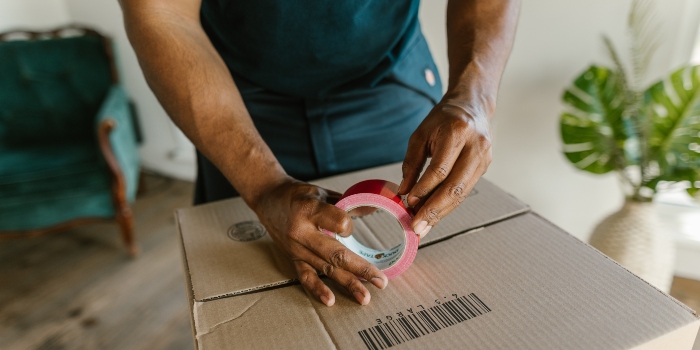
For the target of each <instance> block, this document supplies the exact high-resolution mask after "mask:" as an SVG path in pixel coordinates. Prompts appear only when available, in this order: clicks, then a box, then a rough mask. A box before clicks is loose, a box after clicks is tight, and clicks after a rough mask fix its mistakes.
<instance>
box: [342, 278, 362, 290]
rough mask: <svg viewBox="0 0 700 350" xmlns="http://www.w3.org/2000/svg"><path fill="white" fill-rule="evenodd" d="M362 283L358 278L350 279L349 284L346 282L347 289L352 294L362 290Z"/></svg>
mask: <svg viewBox="0 0 700 350" xmlns="http://www.w3.org/2000/svg"><path fill="white" fill-rule="evenodd" d="M360 285H362V284H361V283H360V281H358V280H357V279H356V278H354V277H353V278H349V279H348V281H347V282H345V285H344V287H345V289H347V290H348V291H350V292H357V291H359V290H360V287H359V286H360Z"/></svg>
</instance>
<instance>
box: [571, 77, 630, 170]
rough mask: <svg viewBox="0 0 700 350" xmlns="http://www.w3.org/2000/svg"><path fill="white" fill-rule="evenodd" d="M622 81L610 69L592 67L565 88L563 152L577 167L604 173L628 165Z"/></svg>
mask: <svg viewBox="0 0 700 350" xmlns="http://www.w3.org/2000/svg"><path fill="white" fill-rule="evenodd" d="M622 83H623V82H622V80H621V78H620V77H619V75H617V74H615V73H614V72H613V71H612V70H610V69H607V68H604V67H597V66H591V67H589V68H588V70H586V71H585V72H583V74H581V76H579V77H578V78H576V80H575V81H574V83H573V84H572V86H571V87H569V88H568V89H566V91H564V96H563V97H562V99H563V101H564V103H565V104H566V107H567V108H566V110H565V111H564V113H562V115H561V117H560V127H561V137H562V140H563V141H564V147H563V151H564V155H565V156H566V158H567V159H569V161H571V163H573V164H574V166H576V167H577V168H579V169H582V170H586V171H589V172H592V173H595V174H603V173H607V172H609V171H611V170H615V169H622V168H623V167H624V165H626V164H627V161H626V160H625V157H624V146H625V141H626V140H627V138H628V137H627V133H626V132H625V129H626V128H625V121H624V120H623V112H624V110H625V106H624V95H623V88H622Z"/></svg>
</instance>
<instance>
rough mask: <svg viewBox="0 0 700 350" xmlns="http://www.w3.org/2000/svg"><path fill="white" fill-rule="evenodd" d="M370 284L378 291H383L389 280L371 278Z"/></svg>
mask: <svg viewBox="0 0 700 350" xmlns="http://www.w3.org/2000/svg"><path fill="white" fill-rule="evenodd" d="M371 282H372V284H374V286H375V287H377V288H379V289H384V288H386V285H387V284H389V280H388V279H387V278H386V277H384V278H381V277H372V280H371Z"/></svg>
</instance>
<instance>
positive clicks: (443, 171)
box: [430, 164, 450, 180]
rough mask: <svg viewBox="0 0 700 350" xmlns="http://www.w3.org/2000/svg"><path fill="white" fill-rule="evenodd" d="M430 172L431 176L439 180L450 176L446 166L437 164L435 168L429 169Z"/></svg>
mask: <svg viewBox="0 0 700 350" xmlns="http://www.w3.org/2000/svg"><path fill="white" fill-rule="evenodd" d="M430 170H431V171H432V172H433V175H435V177H436V178H438V179H440V180H444V179H445V178H447V175H449V174H450V170H449V168H448V166H447V164H438V165H436V166H432V167H430Z"/></svg>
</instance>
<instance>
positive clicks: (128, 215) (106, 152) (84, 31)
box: [0, 25, 141, 257]
mask: <svg viewBox="0 0 700 350" xmlns="http://www.w3.org/2000/svg"><path fill="white" fill-rule="evenodd" d="M70 33H79V34H80V35H82V36H96V37H99V38H100V39H102V41H103V43H104V46H105V52H106V53H107V57H108V59H109V65H110V71H111V77H112V83H114V84H117V83H119V75H118V73H117V69H116V63H115V60H114V52H113V48H112V41H111V39H110V38H108V37H106V36H104V35H102V34H100V33H99V32H97V31H95V30H94V29H90V28H86V27H82V26H77V25H69V26H63V27H59V28H55V29H52V30H48V31H44V32H40V31H32V30H22V29H16V30H11V31H7V32H4V33H0V42H5V41H10V40H14V39H12V37H15V36H17V37H23V38H24V39H23V40H41V39H44V38H51V39H56V38H63V37H67V36H68V35H67V34H70ZM115 127H116V121H115V120H114V119H112V118H106V119H105V120H103V121H102V122H101V123H100V125H98V128H97V140H98V143H99V147H100V152H101V153H102V156H104V159H105V161H106V163H107V167H108V169H109V172H110V177H111V183H112V191H111V192H112V202H113V205H114V216H115V217H114V220H116V222H117V224H118V225H119V228H120V231H121V238H122V241H123V242H124V244H125V245H126V248H127V252H128V253H129V255H130V256H132V257H135V256H136V255H137V254H138V246H137V244H136V240H135V239H134V216H133V213H132V211H131V207H130V206H129V202H128V201H127V199H126V181H125V180H124V175H123V173H122V171H121V168H120V166H119V162H118V161H117V158H116V156H115V155H114V151H113V150H112V145H111V143H110V142H109V135H110V133H111V132H112V130H113V129H114V128H115ZM139 182H141V181H139ZM105 221H110V222H111V221H112V219H105V218H99V217H85V218H78V219H73V220H69V221H66V222H62V223H60V224H56V225H53V226H49V227H45V228H40V229H31V230H18V231H2V232H1V233H0V238H19V237H36V236H41V235H45V234H49V233H54V232H57V231H61V230H65V229H68V228H72V227H76V226H80V225H85V224H89V223H95V222H105Z"/></svg>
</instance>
